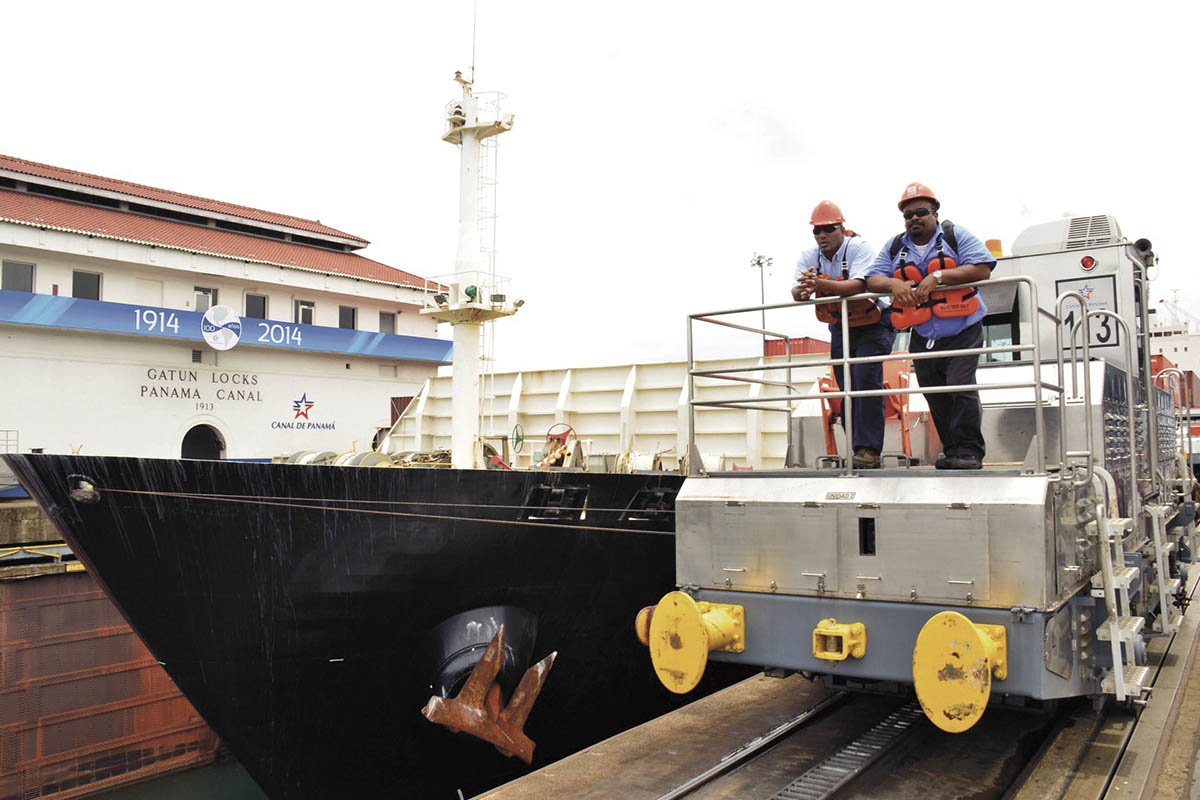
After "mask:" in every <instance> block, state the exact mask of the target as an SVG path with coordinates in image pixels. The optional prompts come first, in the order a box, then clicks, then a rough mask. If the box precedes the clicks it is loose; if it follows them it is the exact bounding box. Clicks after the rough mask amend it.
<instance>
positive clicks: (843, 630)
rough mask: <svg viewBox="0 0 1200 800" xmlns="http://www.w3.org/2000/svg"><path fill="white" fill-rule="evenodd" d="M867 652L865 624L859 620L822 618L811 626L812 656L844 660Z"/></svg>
mask: <svg viewBox="0 0 1200 800" xmlns="http://www.w3.org/2000/svg"><path fill="white" fill-rule="evenodd" d="M866 654H867V626H866V625H864V624H862V623H861V622H838V621H837V620H836V619H834V618H833V617H829V618H827V619H823V620H821V621H820V622H818V623H817V627H815V628H813V656H815V657H816V658H821V659H824V660H826V661H845V660H846V659H847V658H862V657H863V656H865V655H866Z"/></svg>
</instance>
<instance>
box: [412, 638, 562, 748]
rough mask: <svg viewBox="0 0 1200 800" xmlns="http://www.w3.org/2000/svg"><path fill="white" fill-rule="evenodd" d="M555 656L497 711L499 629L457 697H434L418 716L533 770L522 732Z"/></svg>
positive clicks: (533, 669) (501, 658)
mask: <svg viewBox="0 0 1200 800" xmlns="http://www.w3.org/2000/svg"><path fill="white" fill-rule="evenodd" d="M557 656H558V652H557V651H555V652H553V653H551V654H550V655H548V656H546V657H545V658H543V659H542V660H541V661H539V662H537V663H536V664H534V665H533V666H532V667H530V668H529V669H527V670H525V674H524V675H523V676H521V682H520V683H518V684H517V689H516V691H515V692H513V696H512V699H511V700H509V702H508V705H507V706H505V707H504V708H501V707H500V704H501V702H502V701H501V697H500V686H499V685H498V684H497V683H496V676H497V675H499V674H500V667H501V666H502V665H503V663H504V626H503V625H501V626H500V629H499V630H498V631H496V635H495V636H493V637H492V641H491V643H490V644H488V646H487V650H485V651H484V653H483V658H481V659H479V663H478V664H476V665H475V669H473V670H471V676H470V677H469V678H467V682H466V683H465V684H463V687H462V689H460V690H459V692H458V695H457V696H455V697H439V696H437V695H434V696H433V697H431V698H429V702H428V703H426V704H425V707H424V708H423V709H421V713H422V714H423V715H424V716H425V718H426V719H427V720H429V721H430V722H433V723H436V724H438V725H442V726H444V727H446V728H449V729H450V730H452V731H454V732H455V733H469V734H471V735H472V736H475V737H477V738H480V739H483V740H484V741H485V742H491V743H492V745H493V746H495V748H496V749H497V750H499V751H500V752H501V753H503V754H504V755H506V756H516V757H517V758H520V759H521V760H522V761H524V762H525V763H526V764H531V763H533V748H534V747H535V745H534V743H533V740H532V739H530V738H529V737H528V736H526V735H525V731H524V730H523V728H524V727H525V720H526V719H528V718H529V712H530V710H532V708H533V704H534V702H535V701H536V700H537V698H538V694H539V693H540V692H541V691H542V684H544V683H545V682H546V676H547V675H549V674H550V667H552V666H554V659H555V658H556V657H557Z"/></svg>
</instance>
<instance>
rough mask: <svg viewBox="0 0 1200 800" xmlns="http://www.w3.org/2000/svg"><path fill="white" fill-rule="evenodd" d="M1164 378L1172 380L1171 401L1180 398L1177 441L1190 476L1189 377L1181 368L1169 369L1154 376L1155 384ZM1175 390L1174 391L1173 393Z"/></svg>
mask: <svg viewBox="0 0 1200 800" xmlns="http://www.w3.org/2000/svg"><path fill="white" fill-rule="evenodd" d="M1164 378H1171V388H1170V389H1168V391H1170V392H1171V400H1172V402H1174V401H1175V397H1176V395H1178V397H1179V402H1178V406H1177V407H1178V408H1179V417H1178V419H1177V421H1176V423H1175V441H1176V443H1177V446H1178V445H1179V444H1182V446H1183V452H1184V455H1185V457H1186V459H1187V468H1188V471H1189V474H1190V472H1191V469H1192V403H1191V399H1190V397H1189V395H1190V392H1189V389H1190V388H1191V387H1190V386H1188V385H1187V376H1186V375H1184V373H1183V370H1181V369H1179V367H1167V368H1166V369H1163V370H1160V371H1159V373H1158V374H1157V375H1155V376H1154V378H1153V382H1154V383H1155V384H1157V383H1158V382H1159V381H1160V380H1162V379H1164ZM1171 390H1173V391H1171Z"/></svg>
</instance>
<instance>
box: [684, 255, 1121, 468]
mask: <svg viewBox="0 0 1200 800" xmlns="http://www.w3.org/2000/svg"><path fill="white" fill-rule="evenodd" d="M1006 283H1011V284H1016V285H1017V287H1018V289H1021V288H1023V289H1024V291H1025V294H1026V298H1027V301H1028V302H1027V303H1026V304H1023V305H1022V306H1021V307H1022V308H1027V309H1035V310H1036V313H1032V314H1029V316H1028V319H1027V320H1023V322H1027V323H1028V324H1029V326H1030V333H1031V336H1030V338H1031V340H1032V341H1031V343H1029V344H1018V343H1013V344H1007V345H994V346H984V347H974V348H964V349H958V350H937V351H929V352H908V353H890V354H886V355H879V356H859V357H852V356H850V348H849V347H848V346H845V345H846V343H848V342H849V333H850V327H849V323H848V318H847V307H848V305H849V303H850V302H852V301H855V300H862V299H876V298H879V297H886V296H888V295H886V294H881V293H875V292H864V293H862V294H857V295H853V296H850V297H814V298H809V299H808V300H801V301H797V302H790V303H776V304H771V305H762V306H749V307H745V308H735V309H727V310H722V311H710V312H703V313H699V314H692V315H689V317H688V330H687V348H688V428H689V430H688V472H689V474H693V475H695V474H704V472H705V470H704V466H703V464H702V462H701V456H700V453H699V449H698V447H697V444H696V409H697V408H701V407H712V408H736V409H749V410H758V411H768V412H776V413H786V414H787V415H788V418H789V424H788V425H787V450H788V458H787V461H786V462H785V467H786V468H795V467H799V466H801V465H800V464H797V463H794V453H795V451H796V448H795V446H794V445H795V442H794V441H793V437H794V435H795V434H794V431H793V426H792V425H791V424H790V419H791V417H792V415H793V413H794V411H795V407H796V402H797V401H801V400H808V401H811V400H812V399H814V398H813V395H812V394H810V393H807V392H802V391H800V390H799V389H798V388H797V387H796V386H795V385H794V384H793V382H792V371H793V370H794V369H795V368H797V367H799V366H803V367H806V368H811V367H824V366H841V367H842V374H843V389H842V390H841V391H829V392H824V391H823V392H821V393H820V396H821V397H822V398H826V399H835V398H841V399H842V400H843V403H842V414H843V416H844V419H845V427H846V430H847V431H853V430H854V427H853V426H854V409H853V403H852V402H846V400H847V399H853V398H857V397H880V396H888V395H893V396H894V395H910V394H923V395H930V394H950V393H954V392H964V391H967V392H974V391H980V390H996V389H1032V390H1033V409H1034V428H1035V430H1034V439H1033V443H1032V456H1033V457H1032V459H1031V460H1030V462H1029V463H1028V464H1027V465H1026V468H1027V469H1028V470H1029V471H1031V472H1035V473H1038V474H1045V473H1046V472H1047V471H1048V468H1049V466H1050V465H1047V463H1046V455H1045V435H1046V424H1045V414H1044V409H1045V406H1046V405H1047V403H1048V402H1056V403H1057V405H1058V408H1059V414H1060V419H1062V418H1063V417H1064V416H1065V414H1066V403H1067V400H1068V397H1069V396H1070V398H1071V399H1078V398H1079V397H1080V393H1081V389H1080V385H1079V384H1080V379H1079V377H1078V373H1079V372H1080V366H1081V365H1082V372H1083V378H1082V396H1083V398H1084V402H1085V405H1087V404H1088V403H1089V401H1090V397H1091V386H1090V373H1089V372H1088V368H1087V366H1086V365H1087V363H1088V361H1087V359H1089V358H1090V353H1089V352H1088V348H1087V341H1088V323H1089V321H1090V319H1091V318H1093V317H1095V316H1099V315H1109V316H1113V317H1114V318H1115V319H1116V321H1117V323H1118V324H1119V325H1121V326H1124V327H1126V330H1128V326H1126V325H1125V323H1124V321H1123V320H1121V319H1120V318H1119V317H1116V315H1115V314H1112V313H1111V312H1106V311H1103V310H1100V309H1096V310H1090V311H1087V313H1085V314H1081V315H1080V321H1079V323H1078V324H1076V325H1075V326H1074V327H1073V328H1072V342H1071V346H1070V347H1068V348H1066V349H1064V346H1063V343H1062V327H1063V326H1062V323H1061V319H1062V310H1063V307H1064V306H1065V305H1066V304H1067V303H1069V302H1070V301H1071V300H1072V299H1075V300H1076V302H1079V303H1082V304H1083V306H1082V307H1083V308H1085V309H1086V300H1085V299H1084V298H1083V297H1082V295H1079V293H1077V292H1067V293H1064V295H1063V296H1062V297H1060V298H1058V300H1057V302H1056V305H1055V311H1053V312H1052V311H1050V310H1047V309H1045V308H1042V307H1041V306H1040V305H1039V304H1038V298H1037V285H1036V283H1035V281H1034V280H1033V279H1032V278H1030V277H1028V276H1025V275H1014V276H1009V277H1000V278H992V279H990V280H988V281H979V282H976V283H967V284H960V285H959V286H958V287H957V288H970V287H972V286H976V287H978V286H983V285H985V284H986V285H997V284H1006ZM1072 296H1074V297H1072ZM824 304H838V305H840V308H841V320H842V322H841V336H842V342H843V345H844V346H843V348H842V357H841V358H838V359H835V358H827V359H817V360H814V359H811V358H806V359H805V360H804V361H803V362H802V364H801V363H798V362H797V361H796V360H795V359H794V354H793V352H792V344H791V338H790V336H789V335H788V334H786V333H783V332H780V331H776V330H771V329H768V328H766V326H765V325H764V326H763V327H757V326H755V325H746V324H741V323H736V322H732V321H730V320H729V319H725V318H726V317H730V316H733V315H739V314H747V313H749V312H763V313H764V315H765V312H767V311H773V310H777V309H784V308H795V307H804V306H816V305H824ZM1043 321H1048V322H1050V323H1052V324H1054V325H1055V327H1056V336H1055V341H1056V352H1055V355H1054V357H1053V359H1047V358H1044V357H1043V353H1042V347H1041V344H1040V343H1041V341H1042V339H1041V327H1040V326H1041V323H1042V322H1043ZM696 323H708V324H712V325H717V326H722V327H727V328H732V329H736V330H740V331H745V332H747V333H754V334H758V335H760V336H762V337H763V338H764V339H768V338H771V339H782V340H783V343H784V361H783V362H782V363H776V364H766V363H757V364H751V365H746V366H739V367H724V368H721V369H699V368H697V366H696V353H695V328H696ZM1080 333H1082V334H1083V342H1084V344H1083V346H1082V348H1077V347H1075V346H1074V341H1075V339H1076V338H1077V336H1078V335H1079V334H1080ZM1129 341H1130V337H1129V336H1128V335H1127V336H1126V342H1127V343H1128V342H1129ZM1080 349H1081V350H1082V352H1080ZM1065 352H1069V353H1070V356H1069V358H1068V357H1065V356H1064V353H1065ZM998 353H1014V354H1016V353H1028V354H1029V356H1028V359H1029V361H1030V362H1031V364H1032V367H1033V371H1032V376H1031V378H1030V379H1028V380H1014V381H1008V382H997V383H987V384H958V385H949V386H941V387H920V386H910V387H907V388H906V387H896V388H885V389H855V388H854V386H853V379H852V369H851V367H853V366H855V365H857V364H869V363H882V362H886V361H900V360H920V359H923V358H947V357H952V356H966V355H973V356H980V355H991V354H998ZM1081 359H1082V361H1081ZM1050 364H1054V366H1055V367H1056V369H1055V370H1054V371H1053V373H1052V374H1053V375H1054V376H1055V377H1056V380H1046V379H1045V378H1044V377H1043V365H1046V366H1049V365H1050ZM1068 368H1069V369H1070V371H1071V374H1072V383H1073V389H1072V390H1071V391H1070V392H1068V391H1066V390H1065V388H1064V381H1065V373H1066V371H1067V369H1068ZM747 373H755V375H751V374H747ZM772 373H775V374H779V373H782V375H783V379H782V380H778V379H772V378H770V377H768V376H770V375H771V374H772ZM1127 377H1128V376H1127ZM697 378H708V379H716V380H728V381H733V382H743V383H757V384H763V385H766V386H771V387H776V388H777V389H781V390H782V394H781V395H778V396H771V397H756V398H753V399H751V400H748V399H744V398H728V399H718V400H698V399H697V398H696V379H697ZM1048 395H1049V396H1050V397H1052V398H1053V399H1048V397H1047V396H1048ZM1128 399H1129V400H1130V409H1129V411H1130V424H1131V425H1132V424H1133V420H1134V416H1133V415H1134V412H1135V408H1134V407H1133V400H1134V398H1133V395H1132V388H1130V392H1129V397H1128ZM1085 417H1086V418H1087V422H1086V424H1085V436H1086V438H1087V441H1086V443H1085V447H1086V448H1087V449H1086V450H1069V449H1068V447H1067V444H1068V442H1067V440H1066V431H1065V429H1066V426H1065V425H1062V424H1060V425H1059V437H1060V438H1059V453H1060V455H1061V460H1060V461H1059V462H1058V464H1057V468H1058V474H1059V475H1060V476H1067V475H1068V474H1070V475H1072V476H1074V477H1073V478H1072V479H1073V481H1075V482H1077V483H1083V482H1085V481H1086V482H1090V481H1091V477H1092V472H1093V469H1094V466H1093V456H1092V453H1093V452H1094V451H1093V449H1092V445H1093V442H1094V437H1095V434H1094V432H1093V431H1092V430H1091V427H1090V426H1091V419H1090V415H1086V414H1085ZM852 441H853V437H852V436H846V437H844V441H843V446H842V453H841V456H842V457H841V463H842V465H843V466H842V470H843V471H844V474H846V475H852V474H854V472H855V470H854V462H853V458H852V454H851V450H852ZM1131 441H1132V440H1131ZM1080 461H1082V462H1083V463H1082V464H1080V463H1079V462H1080ZM1134 474H1136V472H1135V471H1134V472H1131V475H1134Z"/></svg>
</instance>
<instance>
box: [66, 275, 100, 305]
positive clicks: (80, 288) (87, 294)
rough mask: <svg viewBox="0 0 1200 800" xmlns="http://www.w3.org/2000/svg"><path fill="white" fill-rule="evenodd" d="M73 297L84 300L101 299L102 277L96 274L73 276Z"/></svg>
mask: <svg viewBox="0 0 1200 800" xmlns="http://www.w3.org/2000/svg"><path fill="white" fill-rule="evenodd" d="M71 297H79V298H82V299H84V300H99V299H100V275H99V273H96V272H79V271H78V270H76V271H75V272H73V273H72V274H71Z"/></svg>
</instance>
